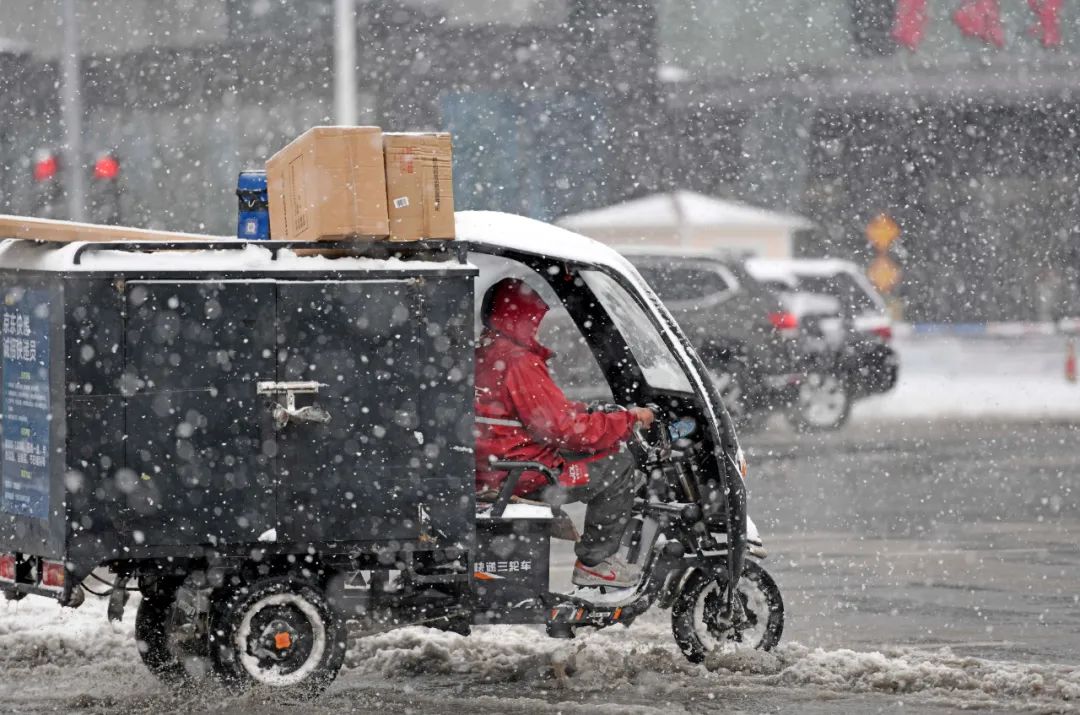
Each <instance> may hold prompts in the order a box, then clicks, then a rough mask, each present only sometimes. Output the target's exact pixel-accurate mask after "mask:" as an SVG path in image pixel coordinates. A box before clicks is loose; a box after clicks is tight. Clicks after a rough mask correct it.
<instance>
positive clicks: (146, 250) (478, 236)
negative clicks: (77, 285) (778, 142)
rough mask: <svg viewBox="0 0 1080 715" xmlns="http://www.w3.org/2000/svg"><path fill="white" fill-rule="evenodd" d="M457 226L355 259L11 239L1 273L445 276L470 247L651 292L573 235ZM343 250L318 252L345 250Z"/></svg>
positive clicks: (506, 222) (279, 248) (481, 224)
mask: <svg viewBox="0 0 1080 715" xmlns="http://www.w3.org/2000/svg"><path fill="white" fill-rule="evenodd" d="M456 219H457V237H458V241H447V242H441V241H440V242H424V243H423V244H409V243H402V244H392V243H387V242H383V241H379V242H368V243H361V242H353V243H350V244H348V249H347V250H348V251H349V252H350V254H352V255H348V256H343V257H335V258H330V257H326V256H314V255H301V253H302V251H299V249H300V248H301V247H300V246H296V245H281V244H277V245H275V244H274V243H273V242H271V243H263V242H259V241H242V240H238V239H235V238H231V237H228V236H207V237H206V241H205V242H192V245H191V246H187V245H186V244H185V243H180V242H178V243H175V244H168V245H165V244H153V243H139V242H118V243H110V244H95V243H90V242H81V241H76V242H72V243H62V244H57V243H48V242H39V241H31V240H25V239H7V240H2V241H0V268H15V269H21V270H34V271H55V272H98V271H154V272H161V271H165V272H168V271H182V272H200V271H207V272H215V273H220V272H228V273H233V272H245V271H252V272H281V271H288V272H297V271H301V272H306V271H310V272H316V273H327V272H332V271H372V270H378V271H387V270H402V271H408V272H416V271H424V270H425V269H430V270H439V271H445V270H447V268H449V267H450V266H453V265H454V263H453V262H447V261H446V260H445V258H446V257H447V255H446V254H447V253H448V252H449V251H452V250H454V249H464V248H469V249H473V250H478V251H481V252H491V253H502V252H513V253H518V254H528V255H535V256H538V257H543V258H547V259H551V260H555V261H566V262H570V263H576V264H586V265H593V266H604V267H606V268H608V269H610V270H613V271H614V272H616V273H619V274H622V275H623V276H624V277H626V278H627V279H628V280H629V281H630V282H631V283H632V284H634V285H636V286H642V285H643V281H642V280H641V278H640V276H638V274H637V271H636V270H635V269H634V268H633V266H632V265H630V263H629V262H628V261H627V260H626V259H625V258H623V257H622V256H621V255H619V253H617V252H616V251H615V250H613V249H611V248H610V247H608V246H605V245H603V244H601V243H598V242H597V241H594V240H592V239H590V238H586V237H584V236H581V235H578V234H576V233H573V232H571V231H567V230H566V229H562V228H559V227H557V226H552V225H551V224H547V223H543V222H541V221H536V220H534V219H529V218H525V217H523V216H515V215H513V214H506V213H500V212H497V211H460V212H458V213H457V215H456ZM342 245H343V244H334V245H333V246H330V245H325V244H324V245H319V246H317V247H319V248H328V249H337V248H339V247H340V246H342ZM312 247H315V246H312ZM406 259H407V260H406ZM458 265H460V264H458ZM470 268H471V267H470Z"/></svg>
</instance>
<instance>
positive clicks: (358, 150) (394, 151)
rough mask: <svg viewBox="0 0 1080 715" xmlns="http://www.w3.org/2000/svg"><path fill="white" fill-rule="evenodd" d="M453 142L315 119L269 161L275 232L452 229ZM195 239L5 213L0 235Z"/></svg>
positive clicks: (443, 233) (418, 233) (312, 236)
mask: <svg viewBox="0 0 1080 715" xmlns="http://www.w3.org/2000/svg"><path fill="white" fill-rule="evenodd" d="M452 159H453V157H452V148H451V142H450V135H449V134H446V133H428V134H423V133H386V134H384V133H383V132H382V130H381V129H379V127H314V128H312V129H309V130H308V131H306V132H304V133H303V134H302V135H300V136H299V137H297V138H296V139H295V140H294V141H292V142H291V143H290V144H289V145H288V146H286V147H285V148H284V149H282V150H281V151H279V152H278V153H276V154H274V156H272V157H271V158H270V160H269V161H268V162H267V163H266V179H267V191H268V198H269V204H270V206H269V209H270V237H271V238H273V239H276V240H291V241H338V240H343V239H358V238H359V239H365V238H366V239H387V238H389V239H390V240H391V241H416V240H421V239H452V238H453V237H454V182H453V173H452V167H451V165H452ZM9 237H12V238H32V239H36V240H39V241H60V242H69V241H123V240H131V241H190V240H199V239H202V240H205V239H206V238H207V237H206V236H201V235H195V234H186V233H174V232H168V231H148V230H144V229H137V228H128V227H124V226H98V225H95V224H86V223H73V222H70V221H53V220H47V219H35V218H30V217H26V216H0V238H9Z"/></svg>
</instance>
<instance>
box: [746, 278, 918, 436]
mask: <svg viewBox="0 0 1080 715" xmlns="http://www.w3.org/2000/svg"><path fill="white" fill-rule="evenodd" d="M746 268H747V270H748V271H749V272H750V273H751V274H752V275H754V276H755V277H756V278H758V279H759V280H760V281H762V282H763V283H764V284H765V285H766V286H769V287H770V288H772V289H774V290H776V291H777V292H778V294H779V295H780V298H781V300H782V302H783V304H784V306H785V308H786V309H787V310H788V311H790V312H791V313H792V314H793V315H794V316H795V317H796V319H797V321H798V323H799V325H800V326H801V331H800V332H801V340H802V343H803V352H804V353H805V354H806V355H807V359H808V365H807V368H806V378H805V379H804V380H803V381H802V383H801V385H800V388H799V396H798V399H797V400H796V402H795V404H794V405H793V406H792V409H791V410H790V413H789V417H790V418H791V422H792V423H793V424H794V425H795V426H796V427H799V428H803V429H809V430H818V429H837V428H839V427H840V426H842V425H843V424H844V423H845V422H846V421H847V418H848V416H849V414H850V412H851V407H852V405H853V404H854V402H855V401H856V400H858V399H861V398H863V397H867V396H869V395H874V394H879V393H882V392H887V391H889V390H891V389H892V388H893V386H895V384H896V380H897V377H898V375H899V361H898V359H897V355H896V351H895V350H893V348H892V347H891V346H890V345H889V343H890V341H891V340H892V320H891V319H890V318H889V316H888V313H887V312H886V309H885V301H884V300H883V299H882V297H881V296H880V295H879V294H878V292H877V291H876V290H874V288H873V286H872V285H871V284H870V282H869V281H868V280H867V279H866V277H865V276H863V274H862V273H861V272H860V271H859V268H858V267H857V266H856V265H855V264H854V263H852V262H851V261H842V260H836V259H794V260H784V261H780V260H767V259H750V260H748V261H747V262H746Z"/></svg>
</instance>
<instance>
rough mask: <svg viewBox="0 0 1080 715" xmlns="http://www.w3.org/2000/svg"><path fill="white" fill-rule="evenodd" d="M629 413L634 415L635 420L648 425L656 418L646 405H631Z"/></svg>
mask: <svg viewBox="0 0 1080 715" xmlns="http://www.w3.org/2000/svg"><path fill="white" fill-rule="evenodd" d="M630 414H632V415H633V416H634V421H635V422H640V423H641V424H642V425H644V426H646V427H648V426H649V425H651V424H652V423H653V421H654V420H655V419H656V415H655V414H653V411H652V410H650V409H649V408H648V407H631V408H630Z"/></svg>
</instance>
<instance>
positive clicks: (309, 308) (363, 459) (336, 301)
mask: <svg viewBox="0 0 1080 715" xmlns="http://www.w3.org/2000/svg"><path fill="white" fill-rule="evenodd" d="M277 307H278V318H277V333H278V336H277V341H278V379H279V380H280V381H282V383H285V384H288V383H292V384H302V383H310V382H315V383H318V388H317V392H316V393H314V394H311V393H306V394H298V395H296V396H295V408H296V409H302V408H303V407H309V406H310V407H317V408H319V409H320V410H324V411H325V415H326V416H328V417H329V422H325V423H324V422H320V421H316V420H305V419H291V420H290V421H289V422H288V423H287V424H284V425H281V426H280V427H279V429H278V431H277V437H276V444H277V452H278V459H277V462H278V470H279V487H278V498H279V501H278V512H279V527H278V539H279V541H281V540H284V541H289V542H320V541H337V542H342V541H388V540H401V539H414V538H416V537H417V536H418V535H419V534H420V528H421V521H422V519H423V514H422V510H423V508H424V507H423V503H424V501H425V498H426V492H427V490H428V488H429V487H428V485H427V482H425V480H423V479H421V478H419V477H418V476H417V475H418V472H419V471H420V470H419V469H418V465H419V462H420V459H421V458H422V455H423V451H422V450H423V446H422V440H423V437H422V435H421V434H420V432H418V424H419V419H418V413H419V400H420V369H419V368H420V357H419V356H420V347H419V346H420V342H421V341H420V328H419V326H420V325H421V321H420V320H418V316H419V315H421V298H420V293H419V289H418V282H417V280H416V279H412V278H406V279H401V280H369V281H334V282H322V283H301V282H297V283H284V282H282V283H279V284H278V304H277Z"/></svg>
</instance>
